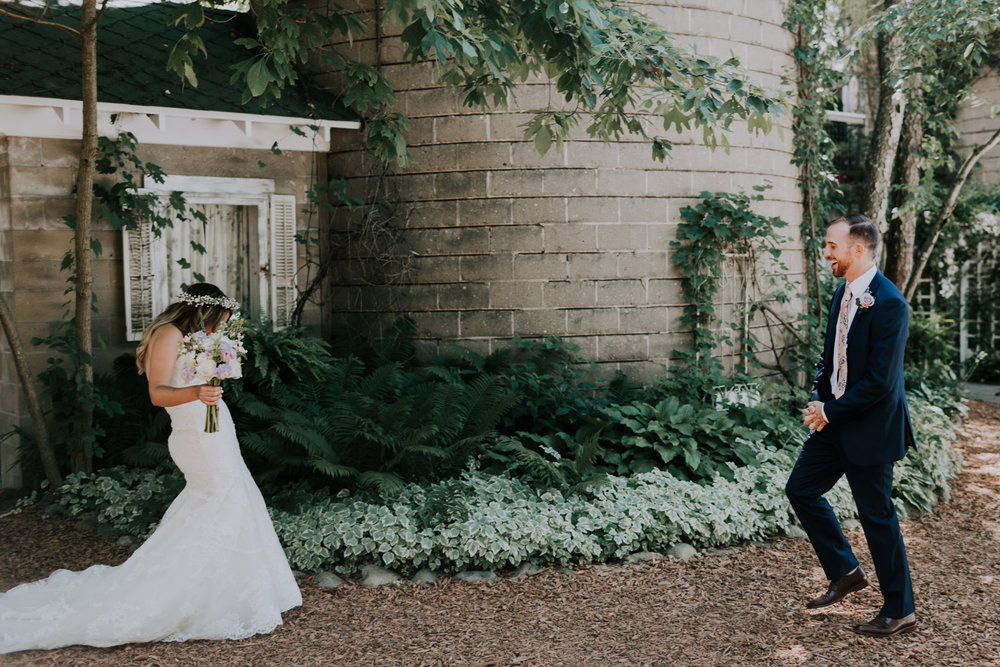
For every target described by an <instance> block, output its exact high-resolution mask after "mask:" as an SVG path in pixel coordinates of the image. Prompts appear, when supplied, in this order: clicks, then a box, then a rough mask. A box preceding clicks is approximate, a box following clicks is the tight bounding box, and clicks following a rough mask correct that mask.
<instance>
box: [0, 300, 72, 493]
mask: <svg viewBox="0 0 1000 667" xmlns="http://www.w3.org/2000/svg"><path fill="white" fill-rule="evenodd" d="M0 324H2V325H3V330H4V333H5V334H6V335H7V344H8V345H9V346H10V351H11V353H12V355H13V357H14V366H15V367H16V368H17V377H18V379H19V380H20V381H21V388H22V389H23V390H24V396H25V398H26V399H27V400H28V412H29V413H31V423H32V425H33V426H34V428H35V444H36V445H37V446H38V456H39V457H40V458H41V459H42V468H43V469H44V470H45V478H46V479H47V480H49V486H50V487H51V488H53V489H55V488H58V487H59V486H61V485H62V476H61V475H60V474H59V466H58V465H57V464H56V455H55V452H53V451H52V443H51V442H49V431H48V429H47V428H45V418H44V417H43V416H42V407H41V404H40V403H39V402H38V394H36V393H35V386H34V384H33V383H32V381H31V369H30V368H28V363H27V361H25V359H24V348H22V347H21V339H20V338H19V337H18V335H17V328H16V327H15V326H14V318H13V317H12V316H11V313H10V310H8V308H7V302H5V301H4V300H3V299H2V298H0Z"/></svg>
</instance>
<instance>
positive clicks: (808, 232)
mask: <svg viewBox="0 0 1000 667" xmlns="http://www.w3.org/2000/svg"><path fill="white" fill-rule="evenodd" d="M830 11H831V8H830V3H829V2H827V0H790V2H789V3H788V8H787V10H786V12H785V22H784V24H783V25H784V27H785V28H787V29H788V30H789V31H790V32H791V33H792V34H793V35H795V49H794V51H793V55H794V56H795V64H796V73H797V75H798V76H797V77H796V80H795V85H796V91H797V93H798V100H797V102H796V104H794V105H793V106H792V135H793V146H794V153H793V157H792V163H793V164H795V165H797V166H798V167H799V170H800V179H799V187H800V188H801V189H802V204H803V211H804V216H803V220H802V229H801V234H802V242H803V252H804V253H805V266H806V271H807V272H808V273H809V275H808V278H807V281H806V284H807V289H808V295H809V300H810V302H811V306H810V308H809V311H810V312H811V313H812V315H813V317H815V318H816V320H815V328H816V329H818V330H819V329H822V320H823V315H824V313H825V311H826V306H825V292H824V289H823V277H822V276H823V274H822V272H821V271H820V262H819V257H820V253H821V252H822V248H823V242H824V232H825V221H826V220H828V219H830V218H832V217H834V215H836V214H838V213H843V211H841V210H840V209H838V207H837V205H836V203H835V195H836V193H837V191H838V190H837V185H836V183H837V180H836V169H835V167H834V164H833V156H834V153H835V151H836V148H835V146H834V142H833V140H832V139H831V138H830V135H829V133H828V132H827V120H826V110H827V109H831V108H833V107H834V101H835V98H836V91H837V89H838V87H839V85H840V84H841V82H842V79H843V76H844V75H843V73H842V72H838V71H837V70H836V69H834V67H833V60H834V58H835V57H836V55H837V54H836V53H835V51H834V47H833V46H832V45H831V44H830V43H829V42H828V40H827V35H828V34H829V30H828V26H829V23H830V21H831V20H832V17H830V16H829V12H830Z"/></svg>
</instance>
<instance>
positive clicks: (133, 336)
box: [122, 219, 154, 340]
mask: <svg viewBox="0 0 1000 667" xmlns="http://www.w3.org/2000/svg"><path fill="white" fill-rule="evenodd" d="M122 235H123V238H122V259H123V262H122V263H123V265H124V269H125V339H126V340H141V339H142V333H143V332H144V331H145V330H146V327H148V326H149V324H150V322H152V321H153V315H154V313H153V306H154V304H153V300H154V299H153V278H154V276H153V257H152V252H153V230H152V224H151V223H150V221H149V220H147V219H143V220H142V221H141V222H140V223H139V224H138V226H136V228H135V229H124V230H122Z"/></svg>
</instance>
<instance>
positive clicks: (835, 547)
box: [785, 425, 914, 618]
mask: <svg viewBox="0 0 1000 667" xmlns="http://www.w3.org/2000/svg"><path fill="white" fill-rule="evenodd" d="M892 467H893V464H892V463H886V464H880V465H873V466H859V465H855V464H853V463H851V462H850V461H849V460H848V459H847V456H846V455H845V454H844V449H843V447H842V446H841V443H840V429H839V428H837V427H836V426H833V425H827V426H826V428H824V429H823V430H822V431H816V432H814V433H812V434H810V436H809V438H807V439H806V441H805V444H803V446H802V451H801V453H800V454H799V459H798V461H796V463H795V468H793V469H792V474H791V475H790V476H789V478H788V483H787V484H786V485H785V493H786V494H787V495H788V500H789V501H790V502H791V505H792V509H793V510H795V514H796V516H798V518H799V521H801V522H802V527H803V529H805V531H806V534H807V535H808V536H809V540H810V541H811V542H812V545H813V548H814V549H815V550H816V555H817V556H818V557H819V561H820V564H821V565H822V566H823V571H824V572H825V573H826V577H827V579H830V580H831V581H834V580H836V579H840V578H841V577H843V576H844V575H846V574H847V573H848V572H850V571H851V570H853V569H854V568H856V567H857V566H858V559H857V558H856V557H855V556H854V552H853V551H851V545H850V544H848V542H847V539H846V538H845V537H844V533H843V532H842V531H841V529H840V523H839V522H838V521H837V517H836V515H834V513H833V510H832V509H831V507H830V504H829V503H828V502H827V501H826V499H825V498H823V497H822V496H823V494H824V493H826V492H827V491H829V490H830V489H831V488H833V485H834V484H836V483H837V480H839V479H840V478H841V476H843V475H846V476H847V482H848V483H849V484H850V486H851V492H852V493H853V494H854V501H855V503H856V505H857V508H858V518H859V520H860V522H861V527H862V528H863V529H864V532H865V539H866V540H867V541H868V549H869V551H870V552H871V556H872V561H874V564H875V574H876V575H877V576H878V582H879V587H880V588H881V589H882V596H883V598H884V600H885V603H884V605H883V607H882V610H881V612H880V613H881V614H883V615H885V616H888V617H890V618H902V617H903V616H906V615H907V614H910V613H912V612H913V611H914V604H913V586H912V584H911V583H910V568H909V565H908V563H907V560H906V548H905V547H904V546H903V536H902V534H901V533H900V532H899V519H898V518H897V517H896V508H895V506H894V505H893V504H892Z"/></svg>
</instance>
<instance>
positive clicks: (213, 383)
mask: <svg viewBox="0 0 1000 667" xmlns="http://www.w3.org/2000/svg"><path fill="white" fill-rule="evenodd" d="M207 384H208V385H209V386H210V387H218V386H219V385H221V384H222V380H220V379H218V378H212V379H211V380H209V381H208V383H207ZM205 407H206V408H207V409H206V410H205V433H218V432H219V406H218V404H216V405H207V406H205Z"/></svg>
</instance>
